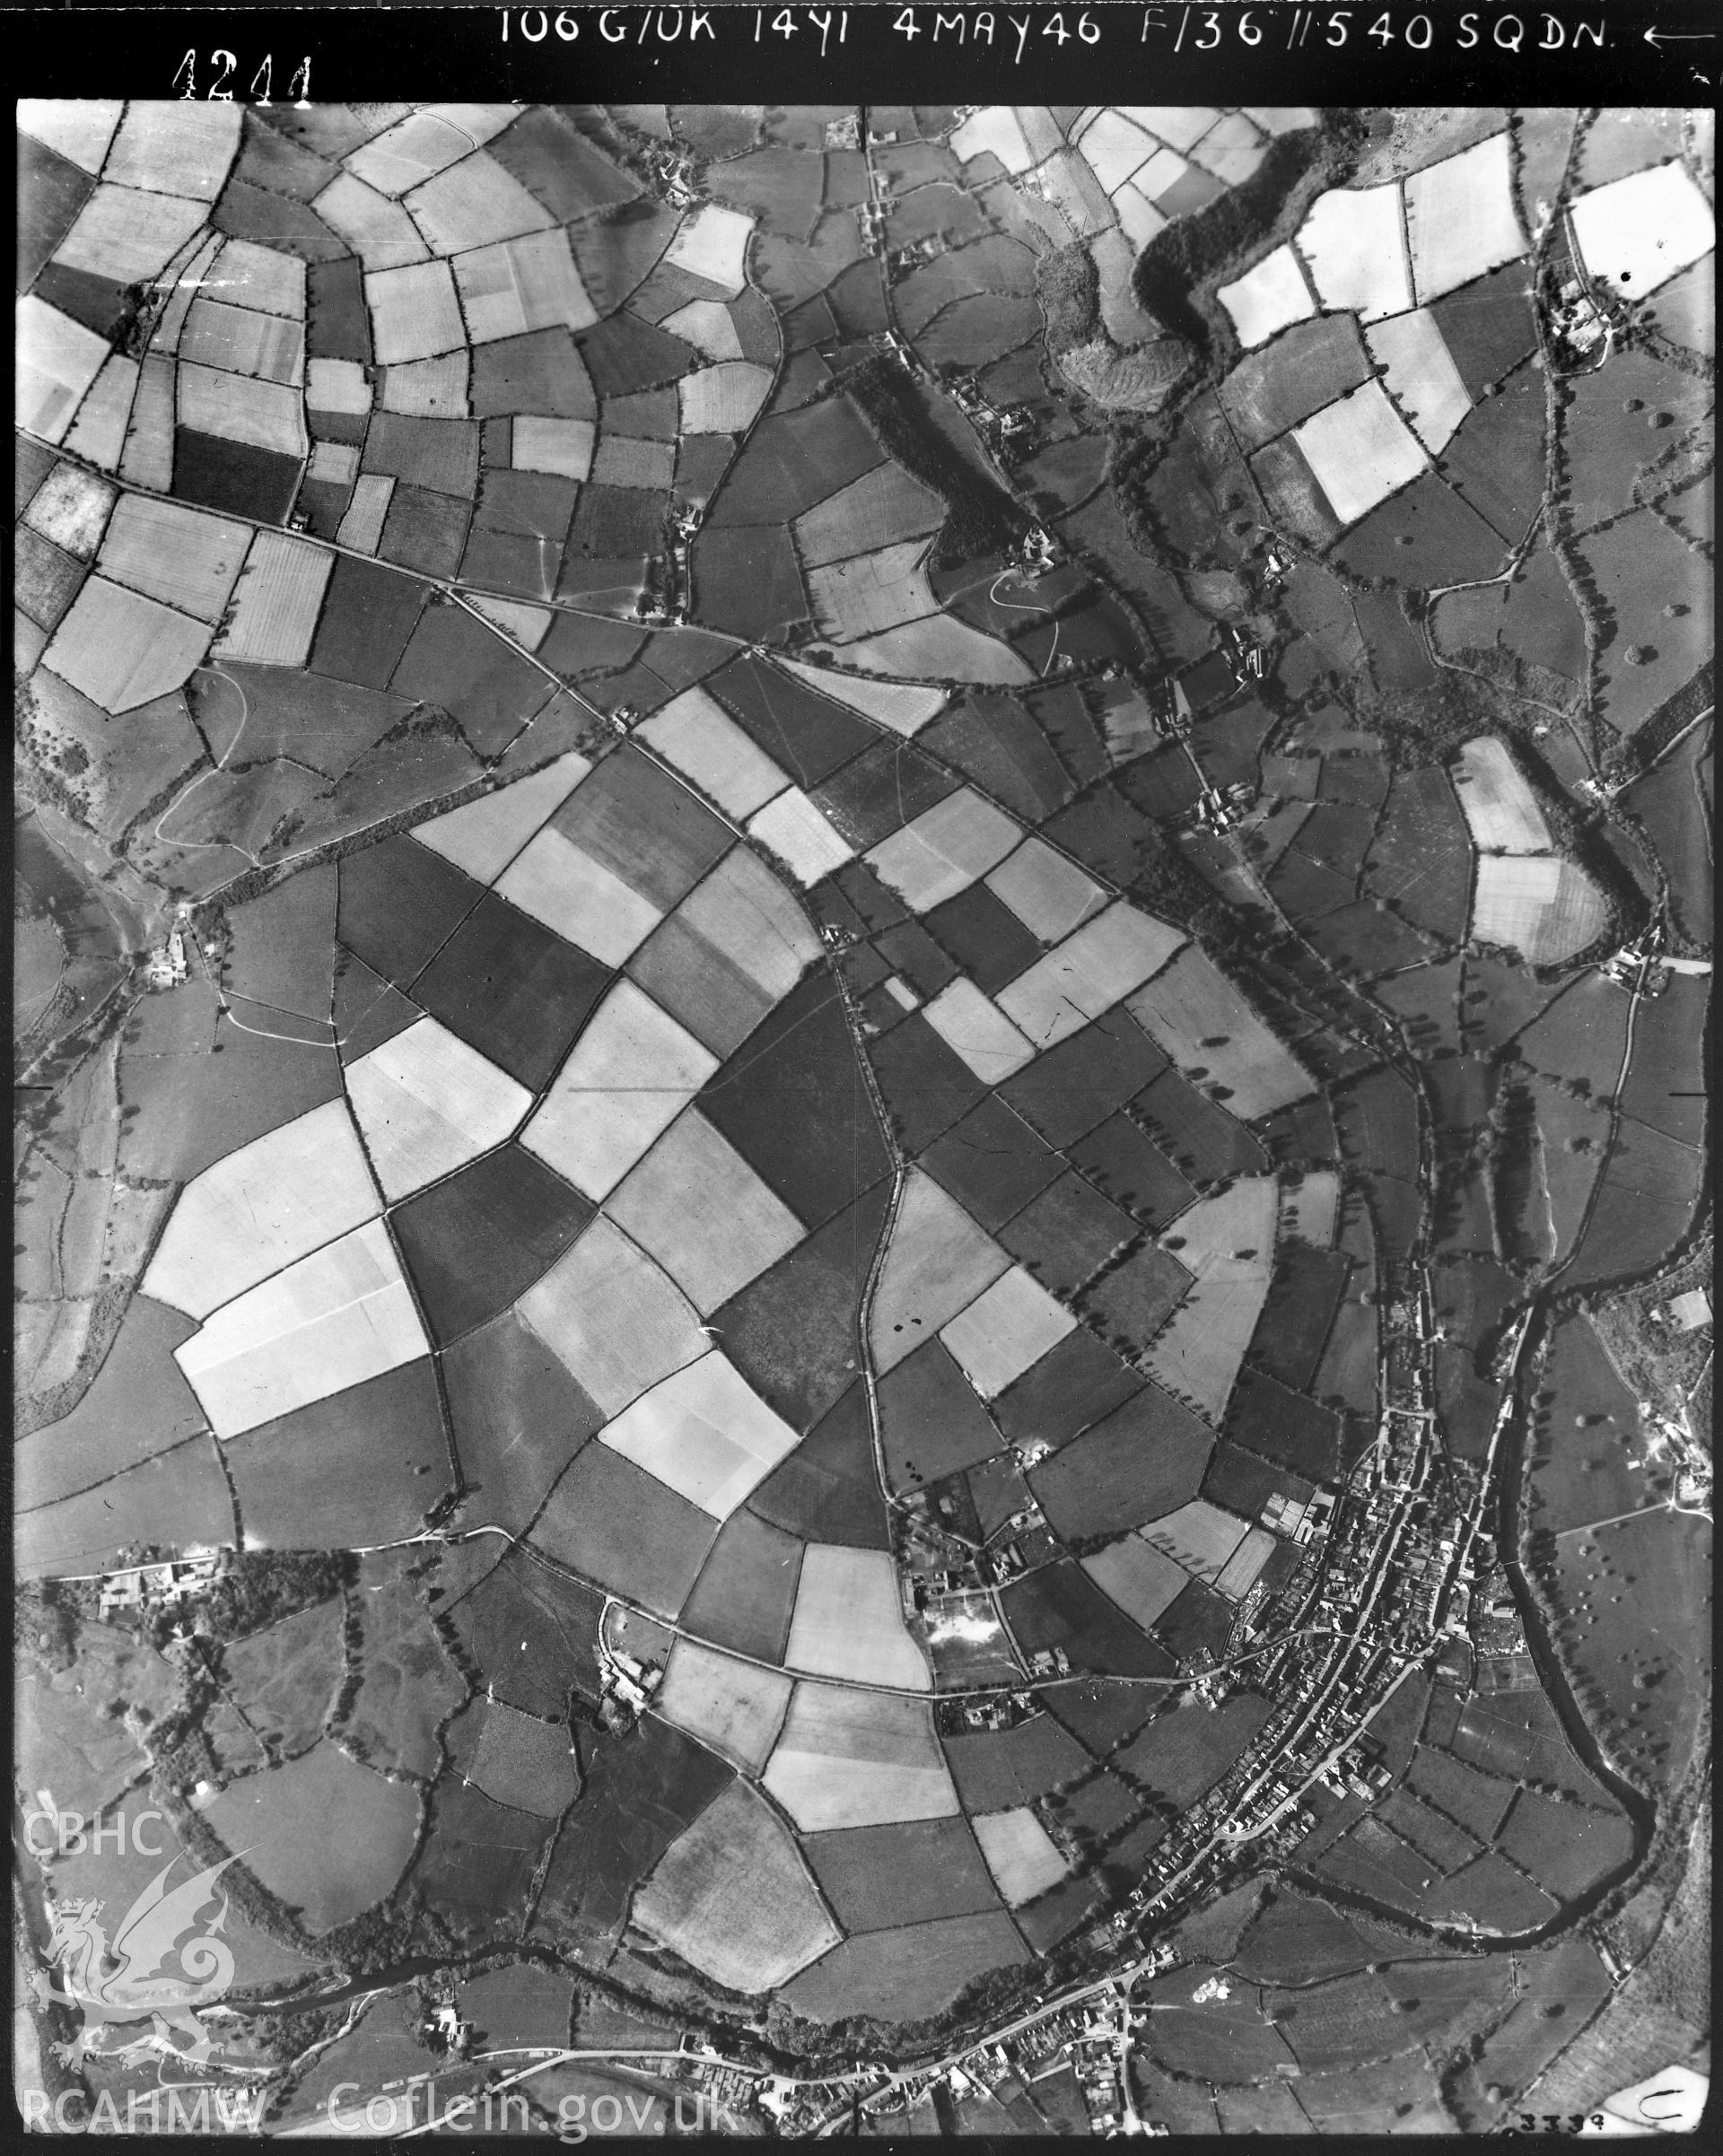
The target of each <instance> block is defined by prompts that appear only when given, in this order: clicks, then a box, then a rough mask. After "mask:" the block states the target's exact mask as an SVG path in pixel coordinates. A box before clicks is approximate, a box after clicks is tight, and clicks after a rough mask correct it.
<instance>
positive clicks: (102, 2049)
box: [31, 1856, 234, 2068]
mask: <svg viewBox="0 0 1723 2156" xmlns="http://www.w3.org/2000/svg"><path fill="white" fill-rule="evenodd" d="M233 1862H234V1859H233V1858H232V1857H231V1856H224V1857H223V1859H222V1861H221V1863H220V1864H211V1865H210V1866H209V1867H208V1869H207V1870H206V1871H203V1872H198V1873H197V1876H196V1878H194V1879H188V1880H186V1881H184V1882H183V1883H182V1884H180V1885H179V1886H177V1887H175V1888H173V1889H172V1890H169V1887H168V1883H167V1882H168V1874H169V1872H171V1871H172V1870H173V1868H174V1865H175V1864H178V1863H179V1858H178V1857H177V1856H176V1857H172V1858H171V1859H170V1860H169V1862H168V1863H167V1864H164V1865H163V1866H162V1869H161V1871H160V1872H157V1873H156V1875H155V1877H154V1878H153V1880H152V1881H150V1883H149V1885H148V1886H147V1887H145V1888H144V1891H143V1892H142V1893H141V1894H140V1895H139V1896H138V1898H137V1899H136V1901H135V1902H133V1904H132V1906H131V1907H130V1908H129V1909H127V1912H126V1914H125V1916H123V1917H122V1918H121V1919H120V1923H119V1928H118V1931H117V1932H116V1933H115V1934H114V1938H113V1942H112V1944H111V1945H110V1944H109V1939H108V1934H107V1932H106V1931H105V1929H104V1928H103V1926H102V1925H101V1923H100V1922H99V1921H98V1920H99V1919H100V1917H101V1912H102V1908H103V1907H104V1906H105V1905H104V1904H103V1903H101V1902H100V1901H94V1900H86V1899H69V1900H66V1901H64V1902H62V1903H60V1904H59V1905H58V1907H56V1908H55V1909H54V1911H53V1914H52V1925H51V1928H50V1930H49V1933H48V1954H49V1958H50V1959H51V1960H53V1961H55V1962H57V1964H58V1965H59V1967H60V1968H61V1969H62V1970H63V1971H64V1973H65V1977H66V1988H65V1990H64V1991H62V1990H59V1989H58V1988H57V1987H56V1986H55V1985H54V1984H53V1983H52V1982H51V1981H50V1979H49V1978H48V1976H47V1975H46V1973H45V1972H44V1971H42V1970H41V1969H37V1970H36V1971H35V1972H34V1974H33V1976H32V1977H31V1989H32V1990H33V1991H34V1993H35V1995H36V1997H37V1999H38V2000H39V2002H40V2003H42V2004H43V2005H47V2004H48V2003H50V2002H51V2003H54V2004H56V2005H59V2006H71V2007H74V2008H76V2010H77V2011H78V2012H80V2013H81V2014H82V2015H83V2028H82V2029H80V2030H79V2031H78V2033H77V2035H76V2036H74V2038H72V2039H71V2041H70V2042H69V2043H65V2044H56V2045H54V2046H53V2047H52V2048H53V2052H54V2056H56V2058H57V2059H58V2060H59V2061H60V2063H61V2064H62V2065H66V2066H71V2067H74V2068H75V2067H76V2066H77V2065H78V2064H79V2062H80V2061H81V2060H83V2059H84V2058H92V2057H101V2058H106V2059H120V2060H125V2061H127V2063H131V2062H135V2061H137V2060H139V2059H141V2058H143V2057H144V2056H146V2055H147V2054H149V2053H151V2052H157V2053H162V2052H166V2053H171V2055H172V2056H173V2057H174V2058H175V2059H176V2060H178V2061H179V2063H180V2064H182V2065H188V2066H202V2065H204V2064H206V2063H207V2061H208V2059H209V2057H210V2055H211V2053H212V2052H213V2051H214V2048H215V2047H214V2041H213V2040H212V2038H211V2037H210V2034H209V2032H208V2030H207V2029H206V2028H205V2027H204V2025H203V2023H202V2021H200V2020H199V2019H198V2009H199V2008H200V2007H204V2006H210V2005H213V2004H214V2003H215V2001H216V2000H218V1999H220V1998H222V1997H223V1995H224V1994H225V1993H226V1991H227V1989H228V1987H229V1986H230V1985H231V1984H232V1981H233V1953H232V1948H231V1947H229V1945H228V1944H227V1942H226V1941H225V1940H224V1939H223V1938H221V1937H219V1936H218V1934H219V1933H221V1932H222V1931H223V1930H224V1929H225V1928H226V1925H227V1906H228V1905H227V1896H226V1895H225V1894H224V1893H223V1891H222V1890H221V1889H220V1888H219V1887H218V1886H217V1884H216V1881H218V1880H219V1879H220V1877H221V1875H222V1873H223V1872H224V1871H226V1869H227V1867H228V1865H229V1864H232V1863H233ZM212 1901H219V1902H220V1904H221V1907H220V1908H219V1910H218V1911H217V1912H216V1914H215V1915H214V1916H213V1917H211V1918H210V1920H209V1922H208V1923H207V1924H206V1925H205V1926H204V1928H203V1929H202V1931H201V1932H199V1933H197V1936H196V1937H194V1938H189V1939H188V1938H186V1937H185V1934H186V1933H188V1932H193V1931H196V1930H197V1924H198V1920H199V1918H200V1916H201V1915H202V1913H203V1911H204V1909H205V1908H206V1907H207V1906H208V1904H209V1903H211V1902H212ZM170 1960H177V1961H178V1962H179V1970H178V1973H177V1974H176V1973H174V1972H172V1971H171V1970H170V1969H169V1968H166V1967H165V1966H164V1965H165V1964H166V1963H168V1962H169V1961H170ZM146 2017H147V2018H148V2020H149V2021H151V2022H152V2024H153V2029H152V2033H151V2034H150V2035H149V2036H147V2037H132V2038H125V2037H124V2036H123V2035H122V2031H124V2030H125V2029H128V2028H131V2027H135V2026H136V2023H138V2022H139V2021H144V2019H145V2018H146ZM174 2029H177V2030H178V2031H179V2034H180V2035H181V2036H184V2037H189V2038H190V2039H191V2042H190V2044H189V2046H186V2045H182V2044H179V2043H176V2042H175V2041H174V2039H173V2037H172V2036H171V2034H170V2033H169V2032H170V2030H174ZM109 2031H111V2032H112V2033H113V2036H114V2038H115V2039H116V2040H115V2041H114V2042H112V2043H109V2041H108V2040H107V2039H108V2037H109Z"/></svg>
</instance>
